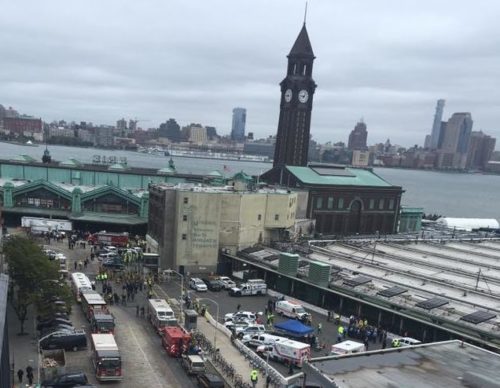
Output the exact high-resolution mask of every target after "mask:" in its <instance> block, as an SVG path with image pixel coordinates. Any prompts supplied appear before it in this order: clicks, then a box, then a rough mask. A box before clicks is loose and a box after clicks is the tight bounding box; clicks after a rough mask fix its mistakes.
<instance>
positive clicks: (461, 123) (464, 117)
mask: <svg viewBox="0 0 500 388" xmlns="http://www.w3.org/2000/svg"><path fill="white" fill-rule="evenodd" d="M472 124H473V121H472V116H471V114H470V113H468V112H460V113H453V115H452V116H451V118H450V119H449V120H448V122H447V123H446V127H445V131H444V136H442V139H443V140H442V144H441V147H440V150H439V153H440V158H439V162H438V167H446V168H455V169H457V168H458V169H463V168H465V164H466V161H467V151H468V149H469V140H470V135H471V132H472Z"/></svg>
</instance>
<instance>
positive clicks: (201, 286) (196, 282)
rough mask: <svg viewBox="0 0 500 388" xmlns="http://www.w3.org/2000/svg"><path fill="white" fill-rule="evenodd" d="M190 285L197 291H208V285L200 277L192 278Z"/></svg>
mask: <svg viewBox="0 0 500 388" xmlns="http://www.w3.org/2000/svg"><path fill="white" fill-rule="evenodd" d="M189 287H190V288H192V289H193V290H195V291H208V288H207V285H206V284H205V282H204V281H203V280H201V279H200V278H191V280H190V281H189Z"/></svg>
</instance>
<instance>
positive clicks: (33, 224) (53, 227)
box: [21, 217, 73, 233]
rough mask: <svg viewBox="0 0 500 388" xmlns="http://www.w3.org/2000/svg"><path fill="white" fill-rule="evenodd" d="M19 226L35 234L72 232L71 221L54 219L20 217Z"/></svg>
mask: <svg viewBox="0 0 500 388" xmlns="http://www.w3.org/2000/svg"><path fill="white" fill-rule="evenodd" d="M21 226H22V227H23V228H26V229H29V230H31V232H35V233H36V232H53V231H54V232H57V231H71V230H73V224H72V222H71V221H68V220H58V219H55V218H50V219H49V218H40V217H21Z"/></svg>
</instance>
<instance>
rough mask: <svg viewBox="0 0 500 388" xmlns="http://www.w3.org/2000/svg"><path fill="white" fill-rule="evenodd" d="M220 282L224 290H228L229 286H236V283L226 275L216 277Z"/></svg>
mask: <svg viewBox="0 0 500 388" xmlns="http://www.w3.org/2000/svg"><path fill="white" fill-rule="evenodd" d="M218 280H219V281H220V282H221V283H222V286H223V287H224V288H225V289H226V290H230V289H231V288H233V287H236V283H235V282H233V281H232V280H231V278H230V277H227V276H219V279H218Z"/></svg>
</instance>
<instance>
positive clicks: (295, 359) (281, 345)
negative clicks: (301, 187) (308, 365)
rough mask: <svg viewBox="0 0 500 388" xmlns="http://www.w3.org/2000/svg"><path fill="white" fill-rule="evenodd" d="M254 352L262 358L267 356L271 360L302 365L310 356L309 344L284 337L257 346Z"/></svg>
mask: <svg viewBox="0 0 500 388" xmlns="http://www.w3.org/2000/svg"><path fill="white" fill-rule="evenodd" d="M256 352H257V354H259V355H260V356H262V357H263V358H267V357H268V356H269V359H271V360H274V361H279V362H283V363H285V364H289V363H292V364H293V365H295V366H298V367H302V364H303V363H304V361H307V360H308V359H309V358H311V345H309V344H305V343H303V342H299V341H294V340H290V339H286V340H283V341H275V342H274V343H272V344H269V345H261V346H258V347H257V350H256Z"/></svg>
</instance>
